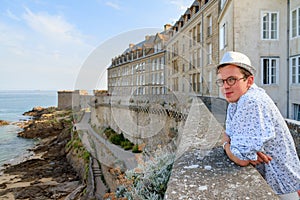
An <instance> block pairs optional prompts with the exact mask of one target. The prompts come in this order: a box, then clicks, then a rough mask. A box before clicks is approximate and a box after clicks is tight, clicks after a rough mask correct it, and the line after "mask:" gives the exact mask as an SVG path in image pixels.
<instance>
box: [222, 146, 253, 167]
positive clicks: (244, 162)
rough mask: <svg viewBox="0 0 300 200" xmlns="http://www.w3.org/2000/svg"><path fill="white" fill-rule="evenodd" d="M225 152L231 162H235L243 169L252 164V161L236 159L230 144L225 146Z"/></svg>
mask: <svg viewBox="0 0 300 200" xmlns="http://www.w3.org/2000/svg"><path fill="white" fill-rule="evenodd" d="M224 150H225V152H226V154H227V156H228V157H229V159H230V160H231V161H233V162H234V163H235V164H237V165H240V166H242V167H245V166H247V165H249V164H250V160H241V159H239V158H238V157H236V156H235V155H233V153H232V152H231V151H230V144H229V143H227V144H225V145H224Z"/></svg>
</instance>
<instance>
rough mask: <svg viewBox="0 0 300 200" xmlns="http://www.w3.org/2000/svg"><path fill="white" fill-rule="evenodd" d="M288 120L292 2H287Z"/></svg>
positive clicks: (288, 108)
mask: <svg viewBox="0 0 300 200" xmlns="http://www.w3.org/2000/svg"><path fill="white" fill-rule="evenodd" d="M286 60H287V66H288V71H287V112H286V114H287V118H289V117H290V116H289V115H290V0H287V59H286Z"/></svg>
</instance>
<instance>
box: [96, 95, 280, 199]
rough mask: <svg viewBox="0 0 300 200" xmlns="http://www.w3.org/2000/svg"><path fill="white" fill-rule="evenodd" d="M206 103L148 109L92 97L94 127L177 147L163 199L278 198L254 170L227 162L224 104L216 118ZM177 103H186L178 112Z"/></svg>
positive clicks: (194, 100) (134, 139)
mask: <svg viewBox="0 0 300 200" xmlns="http://www.w3.org/2000/svg"><path fill="white" fill-rule="evenodd" d="M205 101H206V102H205V103H203V101H202V100H201V99H200V98H190V99H186V102H187V103H186V104H185V105H184V103H182V102H176V101H175V102H172V103H168V101H165V100H164V101H163V102H161V103H158V104H159V105H160V106H158V104H156V106H157V107H155V106H154V105H155V104H152V107H151V106H150V107H149V106H147V104H148V103H149V102H146V103H145V102H143V101H142V100H140V101H138V102H139V103H140V105H137V104H134V103H133V102H137V101H136V100H128V99H125V100H124V99H109V97H105V98H104V97H94V98H93V99H92V101H91V103H90V106H91V124H92V125H93V126H95V127H97V128H101V127H111V128H113V129H114V130H115V131H117V132H119V133H121V132H122V133H123V134H124V135H125V136H126V137H128V138H129V139H130V140H131V141H132V142H134V143H139V144H140V143H147V144H148V146H149V148H150V149H151V148H152V149H155V148H157V146H159V145H162V146H164V145H165V147H167V148H168V147H170V146H171V147H174V146H175V147H176V148H177V149H176V160H175V163H174V166H173V169H172V175H171V177H170V180H169V183H168V189H167V191H166V196H165V199H272V200H273V199H278V197H277V196H276V195H275V194H274V193H273V191H272V190H271V188H270V187H269V186H268V185H267V183H266V182H265V180H264V179H263V178H262V177H261V176H260V174H259V173H258V172H257V171H256V170H255V169H254V168H253V167H251V166H248V167H239V166H237V165H235V164H233V163H232V162H231V161H230V160H229V159H228V158H227V156H226V155H225V153H224V152H223V150H222V148H220V145H221V144H220V139H221V137H220V136H221V133H222V131H224V130H223V125H222V123H220V121H219V120H217V119H216V117H215V116H222V115H224V113H223V114H221V112H224V110H225V109H224V108H223V106H224V105H225V106H226V104H223V103H222V101H220V100H218V99H216V100H213V101H216V102H218V101H220V103H217V104H219V106H217V107H216V106H215V105H213V107H215V108H214V109H215V110H218V111H215V113H214V115H215V116H214V115H212V112H211V111H210V110H209V109H208V107H209V106H206V105H209V104H211V102H212V101H209V100H208V99H206V100H205ZM124 102H125V103H126V104H125V103H124ZM124 104H125V105H124ZM179 104H181V105H184V106H183V109H181V110H180V112H179V111H178V109H177V108H176V105H177V106H178V105H179ZM222 104H223V105H222ZM181 108H182V107H181ZM210 109H211V110H212V108H210ZM220 111H221V112H220ZM225 111H226V110H225ZM221 118H222V117H221ZM222 119H224V118H222ZM160 122H162V123H160ZM155 128H157V129H155ZM138 138H139V139H138ZM99 148H101V147H99Z"/></svg>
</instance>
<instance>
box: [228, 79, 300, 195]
mask: <svg viewBox="0 0 300 200" xmlns="http://www.w3.org/2000/svg"><path fill="white" fill-rule="evenodd" d="M226 133H227V135H228V136H229V137H230V140H231V141H230V144H231V146H230V150H231V152H232V153H233V154H234V155H235V156H236V157H238V158H239V159H241V160H257V152H264V153H265V154H267V155H270V156H271V157H272V161H271V162H270V163H269V164H260V165H257V169H258V171H259V172H260V173H261V174H262V176H263V177H264V178H265V180H266V181H267V183H268V184H269V185H270V186H271V187H272V188H273V190H274V191H275V192H276V193H277V194H286V193H291V192H295V191H297V190H300V161H299V158H298V156H297V152H296V148H295V143H294V140H293V138H292V136H291V133H290V131H289V129H288V127H287V125H286V122H285V120H284V119H283V117H282V115H281V113H280V112H279V110H278V108H277V107H276V105H275V104H274V102H273V101H272V99H271V98H270V97H269V96H268V95H267V94H266V92H265V91H264V90H263V89H262V88H259V87H257V86H256V85H255V84H253V85H252V86H251V87H250V89H249V90H248V91H247V92H246V93H245V94H244V95H242V96H241V97H240V99H239V100H238V102H236V103H230V104H229V106H228V109H227V118H226Z"/></svg>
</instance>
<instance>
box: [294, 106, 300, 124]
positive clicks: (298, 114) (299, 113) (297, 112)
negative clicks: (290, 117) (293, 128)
mask: <svg viewBox="0 0 300 200" xmlns="http://www.w3.org/2000/svg"><path fill="white" fill-rule="evenodd" d="M293 107H294V120H297V121H300V104H293Z"/></svg>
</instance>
